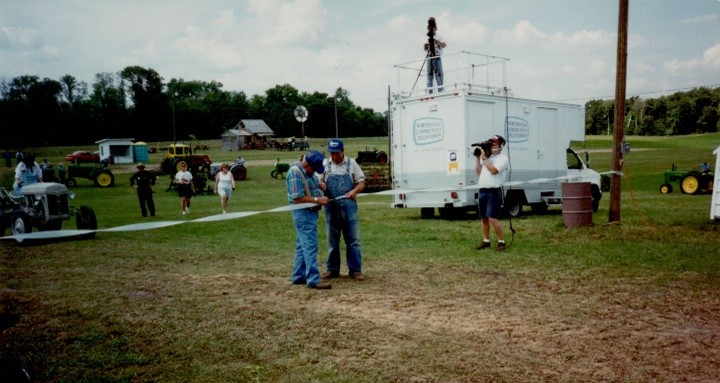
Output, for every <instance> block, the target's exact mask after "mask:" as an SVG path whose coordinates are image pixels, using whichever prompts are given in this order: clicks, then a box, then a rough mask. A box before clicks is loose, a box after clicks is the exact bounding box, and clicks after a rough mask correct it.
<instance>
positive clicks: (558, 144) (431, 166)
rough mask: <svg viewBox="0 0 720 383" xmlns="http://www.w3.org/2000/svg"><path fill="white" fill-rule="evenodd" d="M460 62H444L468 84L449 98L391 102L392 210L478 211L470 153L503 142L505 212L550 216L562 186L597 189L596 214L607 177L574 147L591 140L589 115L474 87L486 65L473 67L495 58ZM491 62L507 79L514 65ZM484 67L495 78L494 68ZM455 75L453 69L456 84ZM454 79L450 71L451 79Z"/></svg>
mask: <svg viewBox="0 0 720 383" xmlns="http://www.w3.org/2000/svg"><path fill="white" fill-rule="evenodd" d="M457 55H460V56H462V57H461V58H459V59H456V60H454V61H453V60H452V59H451V60H447V58H445V57H443V60H444V61H443V65H444V66H445V67H446V68H448V67H452V65H447V63H448V62H449V63H450V64H455V63H459V64H461V65H460V67H459V68H457V69H456V71H454V72H456V73H459V76H463V74H465V75H467V76H468V77H469V81H466V82H463V81H458V82H455V83H451V84H448V83H447V82H446V84H445V85H444V88H445V89H444V91H442V92H433V93H428V92H427V90H425V89H420V90H418V91H415V90H412V91H409V92H401V93H397V94H394V95H393V97H392V105H391V114H392V129H391V134H390V143H391V166H392V186H393V189H394V190H395V191H396V192H395V193H394V197H393V202H392V206H393V207H399V208H420V209H421V215H422V216H423V217H429V216H433V215H434V209H435V208H438V209H439V212H440V215H441V216H442V217H444V218H450V217H453V216H455V215H457V213H465V212H467V211H468V210H473V211H474V210H475V208H476V204H477V193H478V188H477V180H478V176H477V175H476V174H475V157H474V156H473V151H474V149H475V148H474V147H472V146H471V145H472V144H473V143H477V142H481V141H485V140H487V139H489V138H490V137H492V136H493V135H495V134H499V135H502V136H503V137H505V139H506V140H507V145H506V146H505V148H504V149H503V151H504V153H505V154H506V155H508V157H509V159H510V167H511V170H510V172H509V175H508V180H507V182H506V184H505V185H504V187H503V189H504V193H505V202H504V208H505V210H506V211H507V212H508V213H509V214H510V215H511V216H517V215H519V214H521V212H522V208H523V206H530V207H531V208H532V210H533V211H545V210H547V208H548V205H554V204H561V203H562V185H561V183H562V182H591V183H592V190H593V209H594V210H597V206H598V204H599V200H600V198H601V196H602V194H601V192H600V175H599V174H598V173H597V172H595V171H593V170H590V169H589V168H588V167H587V165H586V164H585V163H584V162H583V161H582V160H581V159H580V158H579V157H578V155H577V154H576V153H575V152H574V151H573V150H572V149H571V148H570V147H569V145H570V141H582V140H584V136H585V127H584V126H585V117H584V115H585V113H584V109H583V107H582V106H580V105H572V104H564V103H557V102H545V101H535V100H527V99H520V98H515V97H513V96H511V95H510V94H509V92H508V91H507V88H505V87H504V86H502V87H491V86H489V85H487V84H473V83H472V82H471V81H473V80H474V79H475V77H476V73H475V71H476V70H477V68H478V67H482V66H483V65H478V64H473V63H472V60H474V59H478V58H480V59H485V60H486V61H485V64H487V62H488V61H489V59H488V58H489V56H482V55H476V54H472V53H468V52H461V53H459V54H457ZM491 59H493V60H495V62H494V63H495V64H503V74H502V78H504V63H505V61H507V60H505V59H499V58H496V57H492V58H491ZM484 66H486V68H485V69H484V70H486V71H489V69H488V68H487V67H489V66H490V65H484ZM400 68H401V69H406V66H402V67H400ZM420 72H422V71H420ZM454 72H453V70H452V69H451V72H450V73H451V76H452V73H454ZM420 75H422V73H421V74H420ZM451 76H448V72H447V69H446V79H447V78H448V77H451ZM481 77H482V76H481ZM485 78H487V79H489V78H490V76H489V75H486V76H485Z"/></svg>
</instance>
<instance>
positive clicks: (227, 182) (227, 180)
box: [217, 172, 233, 190]
mask: <svg viewBox="0 0 720 383" xmlns="http://www.w3.org/2000/svg"><path fill="white" fill-rule="evenodd" d="M232 180H233V175H232V173H230V172H227V173H223V172H219V173H218V174H217V187H218V190H220V189H232Z"/></svg>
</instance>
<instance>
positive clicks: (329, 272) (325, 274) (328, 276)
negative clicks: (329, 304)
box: [320, 271, 340, 279]
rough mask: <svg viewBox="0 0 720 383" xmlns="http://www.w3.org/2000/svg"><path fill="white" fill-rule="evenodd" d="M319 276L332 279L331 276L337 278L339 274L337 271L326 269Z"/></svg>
mask: <svg viewBox="0 0 720 383" xmlns="http://www.w3.org/2000/svg"><path fill="white" fill-rule="evenodd" d="M320 277H321V278H322V279H333V278H338V277H340V274H338V273H333V272H332V271H326V272H324V273H323V274H322V275H321V276H320Z"/></svg>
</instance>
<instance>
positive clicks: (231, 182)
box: [215, 164, 235, 214]
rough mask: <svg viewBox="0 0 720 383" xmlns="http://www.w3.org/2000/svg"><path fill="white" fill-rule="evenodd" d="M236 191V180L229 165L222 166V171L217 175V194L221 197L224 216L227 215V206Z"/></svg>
mask: <svg viewBox="0 0 720 383" xmlns="http://www.w3.org/2000/svg"><path fill="white" fill-rule="evenodd" d="M233 190H235V178H233V175H232V173H230V172H229V169H228V165H227V164H222V165H220V171H219V172H218V173H217V175H215V194H217V195H219V196H220V206H221V207H222V212H223V214H225V213H227V204H228V200H229V199H230V197H232V193H233Z"/></svg>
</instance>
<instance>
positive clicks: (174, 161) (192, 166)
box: [160, 144, 212, 174]
mask: <svg viewBox="0 0 720 383" xmlns="http://www.w3.org/2000/svg"><path fill="white" fill-rule="evenodd" d="M182 162H185V163H186V164H187V165H188V170H189V171H191V172H196V171H197V172H200V173H208V172H209V171H210V165H211V164H212V161H211V160H210V157H209V156H208V155H207V154H193V153H192V148H191V147H190V145H186V144H170V145H168V147H167V152H166V153H165V159H163V162H162V164H160V168H161V169H162V172H163V173H164V174H175V173H177V172H179V171H180V163H182Z"/></svg>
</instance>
